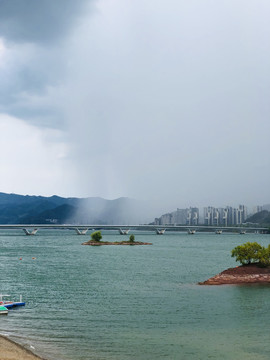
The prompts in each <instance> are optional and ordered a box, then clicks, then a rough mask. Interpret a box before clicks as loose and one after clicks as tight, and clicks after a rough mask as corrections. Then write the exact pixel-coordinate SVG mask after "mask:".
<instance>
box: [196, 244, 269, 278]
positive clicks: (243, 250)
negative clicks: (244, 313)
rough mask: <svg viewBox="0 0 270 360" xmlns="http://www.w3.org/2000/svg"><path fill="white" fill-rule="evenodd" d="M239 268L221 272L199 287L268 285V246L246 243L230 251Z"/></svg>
mask: <svg viewBox="0 0 270 360" xmlns="http://www.w3.org/2000/svg"><path fill="white" fill-rule="evenodd" d="M231 255H232V257H236V261H239V262H240V263H241V265H240V266H237V267H235V268H230V269H227V270H225V271H222V272H221V273H220V274H218V275H215V276H213V277H211V278H210V279H208V280H206V281H203V282H200V283H199V285H229V284H235V285H237V284H238V285H240V284H270V245H269V246H268V247H267V248H265V247H263V246H261V245H260V244H258V243H256V242H254V243H250V242H248V243H246V244H243V245H239V246H237V247H236V248H234V249H233V250H232V254H231Z"/></svg>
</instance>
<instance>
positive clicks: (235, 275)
mask: <svg viewBox="0 0 270 360" xmlns="http://www.w3.org/2000/svg"><path fill="white" fill-rule="evenodd" d="M254 283H270V267H269V266H268V267H265V268H262V267H259V266H258V265H257V264H249V265H241V266H237V267H235V268H230V269H227V270H225V271H222V272H221V273H220V274H218V275H215V276H213V277H211V278H210V279H208V280H206V281H203V282H200V283H199V285H225V284H254Z"/></svg>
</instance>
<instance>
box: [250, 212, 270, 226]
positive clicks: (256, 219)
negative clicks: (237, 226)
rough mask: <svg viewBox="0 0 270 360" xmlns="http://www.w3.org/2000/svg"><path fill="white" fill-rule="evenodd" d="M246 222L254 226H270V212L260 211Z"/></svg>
mask: <svg viewBox="0 0 270 360" xmlns="http://www.w3.org/2000/svg"><path fill="white" fill-rule="evenodd" d="M246 221H247V222H251V223H254V224H260V225H270V212H269V211H268V210H262V211H259V212H257V213H256V214H254V215H252V216H250V217H249V218H248V219H247V220H246Z"/></svg>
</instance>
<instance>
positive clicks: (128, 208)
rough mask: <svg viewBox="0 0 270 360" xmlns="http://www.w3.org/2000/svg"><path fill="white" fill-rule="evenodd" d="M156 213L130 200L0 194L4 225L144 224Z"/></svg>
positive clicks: (0, 222) (2, 222)
mask: <svg viewBox="0 0 270 360" xmlns="http://www.w3.org/2000/svg"><path fill="white" fill-rule="evenodd" d="M152 216H153V214H151V213H150V212H149V210H147V206H146V204H144V203H142V202H139V201H137V200H134V199H130V198H124V197H122V198H119V199H115V200H106V199H103V198H99V197H90V198H63V197H59V196H56V195H54V196H51V197H44V196H30V195H18V194H6V193H0V224H50V223H54V224H75V223H76V224H111V225H115V224H123V225H124V224H141V223H147V222H148V221H149V219H151V217H152Z"/></svg>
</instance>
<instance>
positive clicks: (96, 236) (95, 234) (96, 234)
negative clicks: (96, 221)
mask: <svg viewBox="0 0 270 360" xmlns="http://www.w3.org/2000/svg"><path fill="white" fill-rule="evenodd" d="M91 239H92V240H93V241H100V240H101V239H102V235H101V231H95V232H93V233H92V234H91Z"/></svg>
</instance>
